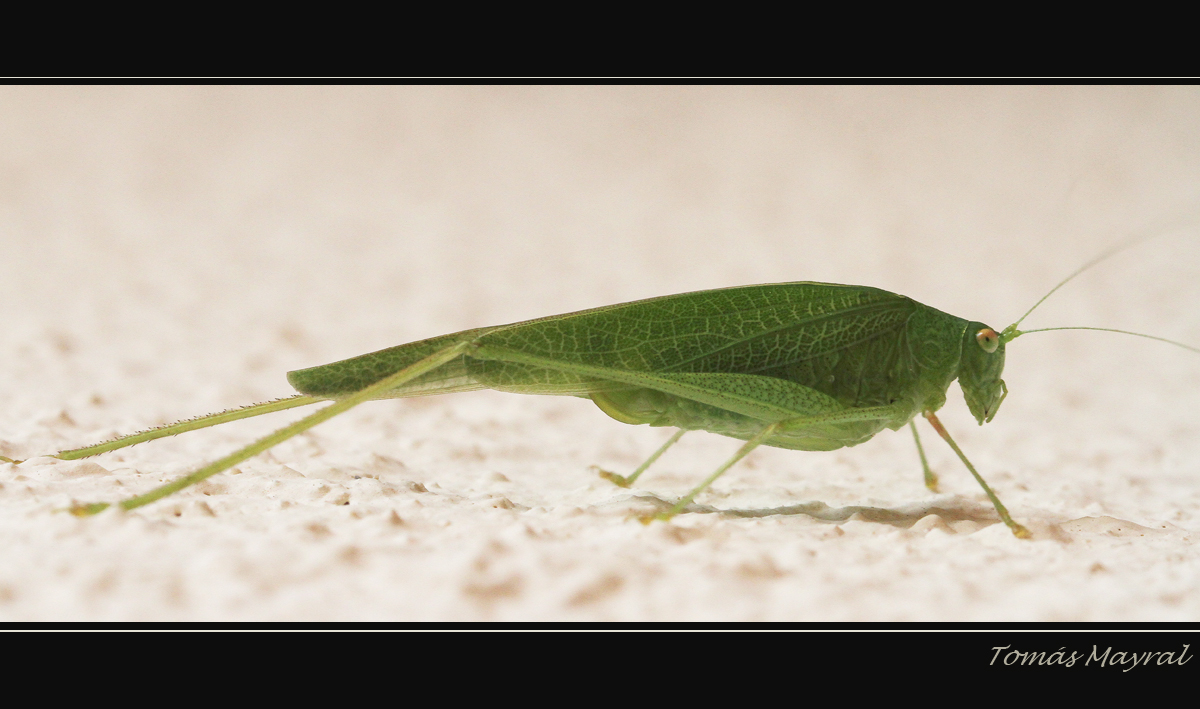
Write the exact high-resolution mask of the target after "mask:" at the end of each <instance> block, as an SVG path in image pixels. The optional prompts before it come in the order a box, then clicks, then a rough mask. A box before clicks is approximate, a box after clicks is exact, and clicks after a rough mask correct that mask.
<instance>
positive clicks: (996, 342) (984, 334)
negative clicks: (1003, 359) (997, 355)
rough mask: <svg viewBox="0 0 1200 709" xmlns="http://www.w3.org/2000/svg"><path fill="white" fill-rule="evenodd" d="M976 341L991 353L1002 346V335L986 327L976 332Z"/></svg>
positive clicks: (985, 350)
mask: <svg viewBox="0 0 1200 709" xmlns="http://www.w3.org/2000/svg"><path fill="white" fill-rule="evenodd" d="M975 341H976V342H978V343H979V346H980V347H982V348H983V351H984V352H987V353H988V354H991V353H993V352H995V351H996V348H997V347H999V346H1000V335H998V334H997V333H996V331H995V330H993V329H992V328H990V327H985V328H983V329H982V330H980V331H979V332H977V333H975Z"/></svg>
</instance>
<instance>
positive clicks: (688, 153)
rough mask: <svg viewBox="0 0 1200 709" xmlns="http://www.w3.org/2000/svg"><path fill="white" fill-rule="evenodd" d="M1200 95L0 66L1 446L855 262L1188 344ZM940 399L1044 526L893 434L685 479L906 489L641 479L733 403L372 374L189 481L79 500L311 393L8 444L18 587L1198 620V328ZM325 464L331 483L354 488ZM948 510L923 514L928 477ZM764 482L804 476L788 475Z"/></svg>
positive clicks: (956, 309)
mask: <svg viewBox="0 0 1200 709" xmlns="http://www.w3.org/2000/svg"><path fill="white" fill-rule="evenodd" d="M1198 126H1200V93H1198V92H1197V90H1195V89H1193V88H1184V89H1174V88H1146V89H1143V88H1133V89H1125V88H1120V89H1108V88H1084V89H1055V88H1035V89H1023V88H1000V89H988V88H982V89H975V88H970V89H955V88H932V89H906V88H881V89H877V88H867V89H854V88H852V89H839V88H817V89H805V88H801V89H792V88H784V89H770V88H767V89H762V88H744V89H743V88H734V89H724V88H722V89H705V88H684V89H676V88H600V89H587V88H565V89H559V88H550V89H539V88H483V89H475V88H418V89H403V88H402V89H372V88H349V89H308V88H300V89H296V88H281V89H261V88H249V89H214V88H154V89H136V88H83V89H75V88H52V89H41V88H8V89H0V263H2V264H3V274H4V275H3V278H2V280H0V323H3V328H2V332H3V338H0V372H3V376H2V377H0V454H3V455H7V456H13V457H18V458H24V457H26V456H36V455H38V454H42V453H48V452H53V451H56V450H59V449H61V448H64V447H73V446H77V445H83V444H87V443H92V442H96V441H98V440H101V439H104V438H106V437H109V436H112V435H114V434H117V433H122V432H130V431H133V430H137V429H140V428H143V427H146V426H148V425H153V424H158V423H163V422H167V421H170V420H175V419H178V418H183V417H189V416H192V415H196V414H200V413H206V412H210V411H215V410H218V409H222V408H225V407H230V406H236V405H239V404H245V403H250V402H254V401H260V400H264V399H268V398H272V397H276V396H282V395H286V394H288V393H290V390H289V388H288V386H287V384H286V382H285V380H284V378H283V375H284V372H286V371H287V370H289V369H295V368H300V367H305V366H310V365H314V364H319V363H323V362H327V361H333V360H336V359H341V358H344V357H347V356H351V355H355V354H359V353H362V352H367V351H371V350H375V349H380V348H383V347H387V346H390V345H394V344H398V343H401V342H406V341H410V340H415V339H420V338H423V337H428V336H432V335H437V334H442V333H444V332H450V331H455V330H460V329H464V328H468V327H473V326H479V325H489V324H496V323H500V322H510V321H514V320H521V319H525V318H530V317H536V316H540V315H546V314H551V313H557V312H565V311H570V310H575V309H580V308H585V307H590V306H596V305H603V304H608V303H613V302H620V301H625V300H632V299H636V298H641V297H648V296H654V295H662V294H667V293H675V292H682V291H687V290H696V289H702V288H712V287H721V286H728V285H737V284H748V283H759V282H773V281H790V280H823V281H832V282H840V283H858V284H866V285H873V286H878V287H882V288H886V289H889V290H893V291H896V292H899V293H904V294H906V295H909V296H912V297H914V298H916V299H917V300H920V301H922V302H924V303H927V304H929V305H933V306H934V307H937V308H940V309H942V310H945V311H947V312H951V313H954V314H956V315H961V316H965V317H971V318H975V319H980V320H984V321H986V322H989V323H990V324H992V325H993V326H995V327H997V328H1000V327H1003V326H1005V325H1007V324H1008V323H1010V322H1011V321H1012V320H1014V319H1015V318H1016V317H1017V316H1018V315H1020V313H1021V312H1022V311H1023V310H1024V309H1025V308H1027V307H1028V306H1029V305H1031V304H1032V303H1033V301H1035V300H1036V299H1037V298H1038V297H1039V296H1040V295H1042V294H1043V293H1044V292H1045V291H1046V290H1047V289H1048V288H1049V287H1050V286H1051V285H1053V284H1054V283H1055V282H1056V281H1057V280H1058V279H1059V278H1061V277H1062V276H1063V275H1065V274H1066V273H1068V272H1070V271H1071V270H1072V269H1074V268H1076V267H1077V266H1078V265H1080V264H1081V263H1083V262H1084V261H1086V260H1087V259H1088V258H1090V257H1092V256H1094V255H1095V254H1097V253H1099V252H1100V251H1101V250H1102V249H1103V248H1104V247H1105V246H1107V245H1108V244H1110V243H1112V242H1114V241H1116V240H1118V239H1120V238H1124V237H1125V236H1128V235H1129V234H1131V233H1135V232H1140V231H1144V230H1147V229H1150V230H1154V229H1162V228H1164V227H1166V226H1170V225H1175V226H1179V225H1183V227H1184V228H1182V229H1175V230H1170V229H1168V230H1167V232H1168V233H1165V234H1164V235H1163V236H1161V237H1160V238H1158V239H1156V240H1154V241H1152V242H1149V243H1147V244H1144V245H1142V246H1140V247H1138V248H1136V249H1133V250H1131V251H1129V252H1128V253H1126V254H1124V255H1122V256H1120V257H1119V258H1116V259H1113V260H1112V261H1110V262H1108V263H1106V264H1104V265H1103V266H1101V267H1099V268H1097V269H1095V270H1094V271H1092V272H1090V273H1088V274H1087V275H1086V276H1085V277H1083V278H1081V279H1079V280H1078V281H1077V282H1076V283H1073V284H1072V285H1071V286H1069V287H1068V288H1067V289H1064V291H1062V292H1061V293H1060V294H1059V295H1058V296H1056V297H1055V298H1054V299H1053V300H1051V301H1050V302H1049V303H1048V304H1047V305H1046V306H1045V307H1044V308H1043V309H1042V310H1040V311H1039V312H1038V313H1036V314H1035V315H1034V316H1033V317H1031V318H1030V320H1029V321H1028V322H1027V323H1026V324H1027V325H1028V326H1031V327H1037V326H1051V325H1069V324H1085V325H1102V326H1104V325H1107V326H1112V327H1125V328H1133V329H1141V330H1144V331H1149V332H1152V333H1155V334H1159V335H1163V336H1166V337H1174V338H1178V339H1181V340H1185V341H1188V342H1192V343H1200V307H1198V305H1200V278H1198V276H1200V258H1197V257H1198V255H1200V248H1198V244H1200V238H1198V235H1197V233H1196V232H1197V229H1196V219H1195V215H1196V213H1197V208H1198V207H1200V204H1198V200H1197V197H1198V196H1200V128H1198ZM1006 379H1007V381H1008V384H1009V387H1010V389H1011V392H1012V394H1011V396H1010V397H1009V398H1008V400H1007V401H1006V402H1005V404H1004V407H1003V408H1002V409H1001V411H1000V413H999V415H998V416H997V418H996V420H995V421H994V422H992V423H991V424H989V425H988V426H986V427H984V428H979V427H977V426H975V425H974V422H973V421H971V420H970V418H969V415H968V413H967V411H966V407H965V405H964V404H963V402H962V398H961V396H960V395H959V392H958V391H957V387H955V388H953V389H952V391H951V392H950V403H949V404H948V405H947V407H946V408H945V409H944V410H943V411H944V415H943V421H945V423H946V424H947V426H948V427H950V429H951V431H952V432H953V433H955V434H956V435H957V436H958V438H959V440H960V443H961V444H962V446H963V448H964V449H965V450H966V451H967V453H968V455H970V456H972V458H973V460H974V461H975V462H976V464H977V465H978V467H979V468H980V469H981V471H982V472H983V473H984V475H985V476H986V477H987V478H988V480H989V481H990V482H991V483H992V484H993V485H994V487H995V488H996V489H997V491H998V493H999V494H1000V495H1001V497H1002V499H1004V500H1005V501H1006V503H1007V504H1008V506H1009V508H1010V509H1011V510H1012V511H1013V513H1014V514H1015V516H1017V517H1018V519H1021V520H1023V521H1025V522H1026V523H1027V524H1029V526H1031V527H1032V528H1033V529H1034V530H1035V532H1036V535H1037V538H1036V539H1035V540H1033V541H1029V542H1022V541H1019V540H1016V539H1014V538H1013V537H1012V536H1011V535H1010V534H1009V533H1008V532H1007V531H1006V530H1005V529H1004V528H1003V526H1001V525H997V524H993V523H992V520H991V513H990V510H989V508H988V505H987V503H986V500H985V499H984V498H983V495H982V493H981V491H980V490H979V489H978V488H977V486H976V485H975V483H974V482H973V481H972V480H971V479H970V478H969V476H968V475H967V473H966V472H965V471H964V470H962V469H961V467H960V466H959V465H958V464H957V462H956V461H955V460H954V459H953V458H952V454H951V453H950V452H949V451H948V450H946V449H945V448H944V446H942V445H941V444H940V442H939V441H937V440H936V438H934V437H933V435H932V432H931V431H929V429H928V427H925V428H924V429H923V430H924V431H925V440H926V443H927V447H928V448H929V450H930V455H931V458H932V462H933V464H934V465H935V467H936V468H937V469H938V470H939V472H940V473H941V475H942V479H943V481H944V487H945V492H944V493H943V494H941V495H933V494H930V493H927V492H926V491H925V490H924V488H923V487H922V485H921V482H920V470H919V465H918V462H917V459H916V455H915V452H914V451H913V450H912V443H911V441H909V440H908V439H907V436H905V435H901V434H891V433H885V434H882V435H880V436H878V437H876V439H874V440H873V441H871V442H870V443H868V444H865V445H863V446H860V447H858V448H855V449H851V450H845V451H839V452H834V453H807V454H806V453H794V452H788V451H779V450H762V451H759V452H756V453H755V454H754V455H753V456H752V457H751V458H749V459H748V460H747V461H746V462H745V463H743V464H742V465H739V466H738V467H737V468H735V469H734V470H733V471H731V472H730V473H729V474H728V475H726V477H724V478H723V479H722V480H721V481H719V483H718V484H717V485H716V487H715V488H714V490H713V491H712V492H711V493H710V494H708V495H707V496H706V497H705V498H703V501H704V502H705V503H706V504H709V505H712V506H714V507H718V508H722V509H739V510H760V511H761V510H770V509H774V508H781V507H787V506H794V505H799V504H801V503H805V502H813V501H819V502H822V503H825V504H828V505H830V506H832V507H842V506H848V505H863V506H868V507H880V508H886V509H889V510H893V511H897V512H900V513H902V514H903V515H904V520H905V522H904V523H903V524H900V525H891V524H883V523H879V522H874V521H871V520H870V515H865V516H864V515H859V516H857V517H852V518H850V519H848V520H845V521H837V522H831V521H823V520H819V519H815V518H813V517H811V516H807V515H803V514H783V513H781V514H766V515H764V516H759V517H749V518H746V517H738V516H734V515H729V514H721V515H718V514H694V515H686V516H683V517H681V518H679V519H678V520H677V521H676V522H673V523H672V524H670V525H665V524H655V525H652V526H649V527H646V526H642V525H641V524H638V523H637V522H635V521H630V519H629V515H630V514H631V513H633V512H637V511H641V510H644V509H647V508H648V505H649V503H648V502H647V501H646V500H645V499H644V498H643V496H645V495H649V494H651V493H657V494H660V495H662V496H664V497H669V496H672V495H678V494H680V493H681V492H683V491H685V490H686V489H687V488H688V487H689V486H690V485H692V484H694V483H695V482H696V481H697V480H699V479H700V478H701V477H703V476H704V475H706V474H707V473H708V472H709V471H710V470H712V469H713V468H714V467H715V466H716V465H717V464H719V462H720V461H721V460H723V458H724V457H725V456H727V455H728V454H729V453H730V452H731V451H732V450H733V449H735V448H736V446H737V444H736V443H735V442H734V441H731V440H728V439H721V438H718V437H715V436H709V435H706V434H694V435H691V436H688V437H685V438H684V440H683V442H682V443H681V444H680V445H679V447H678V448H677V449H675V450H673V451H672V452H671V453H669V454H668V455H667V456H666V457H664V458H663V460H662V461H660V463H659V464H658V465H657V466H656V468H654V469H653V470H652V471H651V472H650V473H649V474H647V475H646V477H645V478H643V481H641V482H640V483H639V485H638V488H639V489H636V490H632V491H627V490H621V489H617V488H615V487H612V486H610V485H609V484H607V483H605V482H604V481H602V480H600V479H598V478H597V477H596V475H595V473H594V472H593V471H590V470H589V466H591V465H593V464H595V465H600V466H602V467H605V468H609V469H613V470H617V471H620V472H626V471H628V470H629V469H631V468H632V467H634V466H635V465H636V464H637V463H638V462H639V461H640V459H641V458H642V457H644V456H646V455H648V454H649V453H650V452H652V451H653V450H654V448H655V447H656V446H657V445H658V444H659V443H660V442H661V441H662V440H664V439H665V438H666V437H667V435H668V433H667V432H666V431H663V430H658V429H648V428H645V427H640V428H635V427H629V426H624V425H622V424H619V423H617V422H615V421H612V420H610V419H608V418H607V417H605V416H604V415H603V414H602V413H600V412H599V411H598V410H597V409H596V408H595V407H594V406H593V405H591V404H590V403H589V402H586V401H581V400H577V399H566V398H562V399H558V398H535V397H521V396H513V395H504V394H497V393H493V392H481V393H472V394H461V395H453V396H448V397H440V398H429V399H424V400H415V401H398V402H382V403H374V404H368V405H366V406H363V407H361V408H360V409H358V410H355V411H353V412H351V413H350V414H347V415H345V416H344V417H342V418H340V419H337V420H335V421H332V422H330V423H328V424H326V425H324V426H322V427H320V428H318V429H315V430H314V431H313V432H311V433H310V434H308V435H305V436H304V437H303V438H301V439H298V440H294V441H291V442H288V443H286V444H284V445H281V446H279V447H278V448H277V449H275V450H274V451H272V452H270V453H269V454H267V455H263V456H261V457H259V458H257V459H254V460H252V461H250V462H248V463H246V464H244V465H242V466H240V467H239V470H240V474H236V475H229V474H227V475H222V476H219V477H216V478H213V479H212V480H211V481H210V482H209V483H207V484H205V485H203V486H202V487H201V488H200V489H197V490H192V491H188V492H187V493H184V494H180V495H178V496H176V497H175V498H172V499H169V500H166V501H164V502H161V503H158V504H156V505H154V506H151V507H147V508H144V509H142V510H138V511H135V512H133V513H128V514H118V513H116V512H111V513H105V514H103V515H100V516H98V517H97V518H93V519H86V520H81V519H75V518H73V517H70V516H68V515H65V514H60V513H56V512H55V510H56V509H59V508H62V507H65V506H66V505H68V504H69V503H70V502H71V501H72V500H79V501H93V500H113V499H118V498H120V497H123V496H127V495H129V494H131V493H134V492H137V491H143V490H146V489H148V488H149V487H152V486H153V485H155V484H157V483H158V482H159V481H161V480H166V479H169V478H171V477H174V476H178V475H181V474H183V473H185V472H187V471H189V470H191V469H194V468H195V467H196V466H198V465H199V464H201V463H202V462H205V461H207V460H211V459H213V458H215V457H217V456H219V455H222V454H224V453H225V452H227V451H229V450H231V449H233V448H234V447H236V446H238V445H240V444H242V443H244V442H247V441H249V440H251V439H252V438H253V437H255V436H257V435H261V434H262V433H263V432H265V431H268V430H271V429H272V428H274V427H277V426H280V425H282V423H283V422H286V421H289V420H292V419H294V418H296V417H297V416H298V415H299V414H298V412H288V413H282V414H276V415H273V416H270V417H266V418H263V419H257V420H253V421H245V422H239V423H237V424H231V425H228V426H225V427H221V428H218V429H212V430H209V431H205V432H197V433H192V434H187V435H185V436H181V437H178V438H173V439H169V440H165V441H158V442H153V443H149V444H146V445H143V446H138V447H136V448H133V449H128V450H125V451H121V452H118V453H112V454H108V455H105V456H102V457H98V458H95V459H92V460H90V461H86V462H73V463H66V462H55V461H52V460H50V459H46V458H32V459H31V460H29V461H27V462H26V463H24V464H22V465H20V466H9V465H0V484H2V486H3V487H2V488H0V620H31V619H33V620H52V619H75V620H314V619H335V620H351V619H353V620H472V619H497V620H868V621H869V620H1096V621H1101V620H1196V619H1197V618H1200V552H1197V550H1196V549H1197V548H1196V544H1195V541H1196V535H1197V532H1198V531H1200V463H1197V461H1198V460H1200V412H1198V404H1200V386H1198V385H1200V357H1197V356H1194V355H1190V354H1188V353H1186V352H1183V351H1180V350H1177V349H1174V348H1170V347H1167V346H1165V345H1159V344H1156V343H1152V342H1147V341H1143V340H1136V339H1133V338H1122V337H1118V336H1115V335H1106V334H1098V333H1054V334H1044V335H1030V336H1029V337H1027V338H1023V339H1021V340H1018V341H1016V342H1014V343H1013V344H1012V345H1011V348H1010V350H1009V366H1008V370H1007V372H1006ZM346 502H348V503H349V504H344V503H346ZM934 508H938V509H941V510H942V512H941V513H940V514H935V513H929V510H931V509H934ZM784 512H787V510H784Z"/></svg>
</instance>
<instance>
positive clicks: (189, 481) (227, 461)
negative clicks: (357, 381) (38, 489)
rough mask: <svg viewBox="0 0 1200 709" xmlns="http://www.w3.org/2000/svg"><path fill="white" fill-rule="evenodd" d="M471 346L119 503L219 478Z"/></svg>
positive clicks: (84, 510)
mask: <svg viewBox="0 0 1200 709" xmlns="http://www.w3.org/2000/svg"><path fill="white" fill-rule="evenodd" d="M470 345H471V341H470V340H466V341H463V342H459V343H458V344H455V345H452V346H450V347H447V348H445V349H443V350H441V351H439V352H435V353H434V354H432V355H430V356H428V357H426V358H424V359H422V360H420V361H418V362H416V363H414V364H412V365H410V366H408V367H405V368H404V369H401V370H400V371H398V372H396V373H394V374H391V375H388V376H386V377H384V378H383V379H380V380H379V381H377V382H375V383H374V384H372V385H370V386H367V387H364V388H363V389H360V390H358V391H357V392H355V393H353V394H351V395H350V396H347V397H346V398H344V399H339V400H337V401H335V402H333V403H332V404H330V405H329V406H326V407H325V408H323V409H321V410H320V411H317V412H316V413H313V414H309V415H308V416H306V417H304V418H302V419H300V420H299V421H297V422H295V423H293V424H292V425H290V426H285V427H284V428H281V429H279V430H278V431H275V432H274V433H272V434H271V435H269V436H265V437H263V438H260V439H259V440H257V441H255V442H254V443H251V444H250V445H248V446H246V447H244V448H242V449H241V450H238V451H235V452H233V453H231V454H229V455H227V456H225V457H224V458H221V459H220V460H217V461H214V462H212V463H209V464H208V465H206V466H204V467H203V468H201V469H199V470H197V471H196V472H194V473H192V474H191V475H186V476H184V477H182V478H179V479H178V480H175V481H172V482H170V483H167V484H166V485H162V486H159V487H156V488H154V489H153V490H151V491H150V492H147V493H145V494H144V495H138V496H137V497H131V498H129V499H128V500H124V501H122V502H120V503H118V504H119V505H120V507H122V508H124V509H126V510H132V509H134V508H137V507H141V506H142V505H148V504H150V503H151V502H154V501H156V500H159V499H162V498H163V497H166V496H167V495H170V494H171V493H174V492H178V491H179V490H182V489H184V488H185V487H188V486H191V485H195V484H196V483H198V482H200V481H201V480H204V479H206V478H209V477H212V476H213V475H216V474H217V473H219V472H222V471H224V470H228V469H229V468H232V467H233V466H235V465H237V464H238V463H241V462H242V461H244V460H246V459H248V458H252V457H254V456H256V455H258V454H259V453H262V452H263V451H265V450H267V449H268V448H271V447H273V446H277V445H279V444H280V443H283V442H284V441H286V440H288V439H289V438H292V437H293V436H296V435H299V434H301V433H303V432H305V431H307V430H308V429H310V428H312V427H313V426H316V425H317V424H320V423H324V422H325V421H328V420H329V419H331V418H333V417H334V416H337V415H338V414H341V413H344V412H346V411H349V410H350V409H352V408H354V407H355V406H358V405H359V404H361V403H363V402H365V401H369V400H370V399H373V398H375V397H376V396H377V395H379V394H382V393H384V392H386V391H388V390H389V389H393V388H395V387H397V386H400V385H401V384H403V383H405V382H407V381H409V380H411V379H414V378H416V377H419V376H421V375H422V374H425V373H426V372H429V371H431V370H433V369H436V368H437V367H440V366H441V365H443V364H445V363H446V362H449V361H450V360H452V359H454V358H455V357H458V356H460V355H461V354H462V353H463V352H464V351H465V350H466V349H467V348H468V347H469V346H470ZM306 398H307V397H306ZM306 403H311V402H306ZM108 507H109V504H108V503H106V502H100V503H94V504H83V505H76V506H74V507H72V508H71V512H72V513H73V514H75V515H79V516H83V515H91V514H96V513H98V512H101V511H103V510H105V509H107V508H108Z"/></svg>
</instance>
